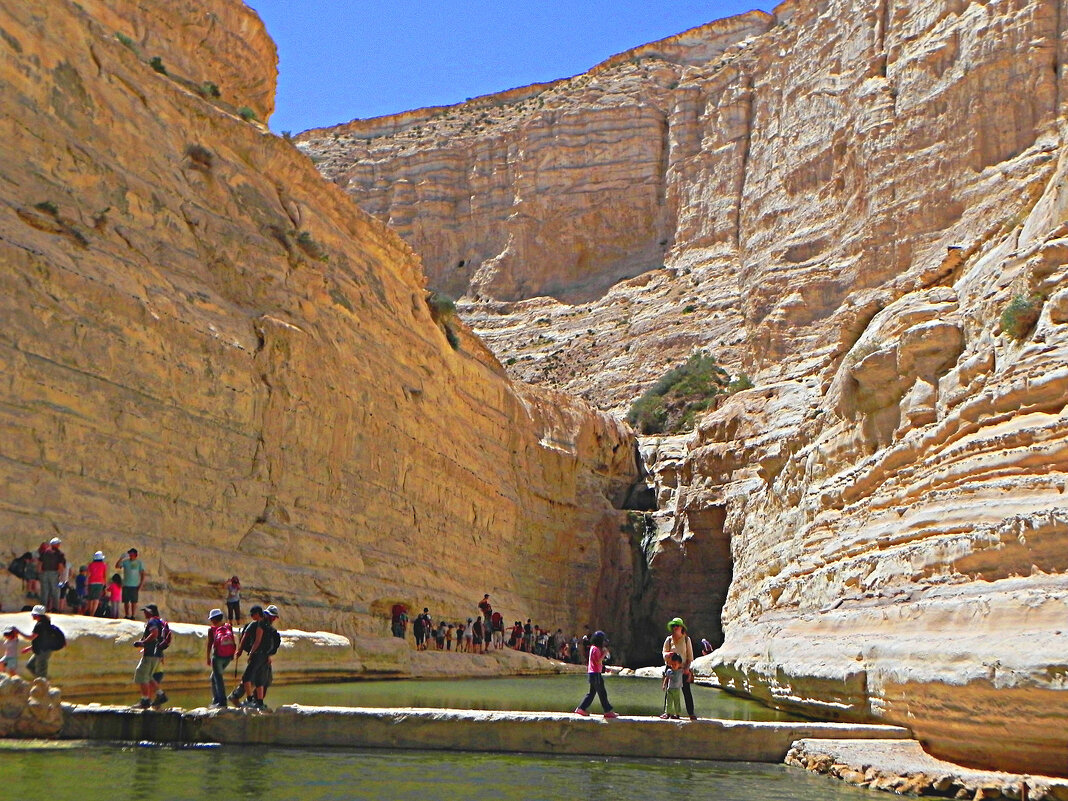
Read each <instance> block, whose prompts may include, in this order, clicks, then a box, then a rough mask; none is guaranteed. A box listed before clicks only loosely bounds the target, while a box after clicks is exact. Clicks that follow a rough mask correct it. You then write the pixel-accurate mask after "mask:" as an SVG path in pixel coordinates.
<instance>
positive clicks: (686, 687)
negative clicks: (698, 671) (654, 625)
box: [663, 617, 697, 720]
mask: <svg viewBox="0 0 1068 801" xmlns="http://www.w3.org/2000/svg"><path fill="white" fill-rule="evenodd" d="M667 627H668V631H669V632H670V633H669V634H668V637H667V639H666V640H664V649H663V650H664V664H665V665H668V666H670V665H671V662H670V661H669V656H670V654H673V653H674V654H678V655H679V656H680V657H682V673H683V680H682V699H683V701H685V702H686V714H687V715H689V716H690V720H697V715H695V714H694V711H693V691H692V690H691V689H690V685H691V684H693V670H692V669H691V668H690V663H691V662H693V643H691V642H690V637H689V635H688V634H687V633H686V624H685V623H683V622H682V618H681V617H676V618H672V619H671V620H669V621H668V624H667Z"/></svg>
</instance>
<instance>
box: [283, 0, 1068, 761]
mask: <svg viewBox="0 0 1068 801" xmlns="http://www.w3.org/2000/svg"><path fill="white" fill-rule="evenodd" d="M1066 5H1068V4H1066V3H1064V2H1062V1H1061V0H1057V1H1056V2H1054V1H1053V0H1006V2H999V3H988V2H979V1H978V0H934V1H933V2H929V3H894V2H890V1H889V0H879V2H874V3H858V2H851V1H850V0H820V1H819V2H811V3H808V2H792V1H791V2H787V3H784V4H783V5H781V6H779V7H778V8H777V9H776V11H775V14H774V15H772V16H767V15H762V14H752V15H748V16H745V17H740V18H736V19H734V20H730V21H726V22H722V23H716V24H713V25H711V26H707V27H706V28H704V29H697V30H696V31H694V32H692V34H689V35H692V36H695V37H703V38H705V39H706V40H707V42H708V45H709V47H708V50H707V51H706V52H703V53H700V54H699V55H698V57H696V58H694V59H689V58H686V57H683V56H682V55H680V53H679V52H677V51H673V50H671V49H670V48H666V47H659V46H656V45H653V46H650V48H649V49H648V50H647V51H643V50H642V49H639V50H637V51H634V52H633V53H632V54H629V55H627V56H626V57H625V58H622V59H614V60H612V61H610V62H608V63H606V64H605V65H602V66H601V67H599V68H597V69H595V70H593V71H592V72H590V73H588V74H586V75H582V76H578V77H576V78H573V79H570V80H568V81H563V82H558V83H555V84H552V85H548V86H538V87H531V88H529V89H528V90H524V91H522V92H520V93H519V94H516V93H510V94H504V95H501V96H497V97H488V98H479V99H477V100H475V101H471V102H470V103H468V104H465V105H463V106H460V107H457V108H454V109H444V110H431V111H429V112H424V113H420V114H416V115H413V116H412V117H411V118H392V119H391V120H389V121H388V123H387V121H370V122H354V123H350V124H349V125H347V126H341V127H340V128H338V129H335V130H333V131H316V132H310V133H309V134H307V135H306V136H304V137H302V147H304V148H305V149H306V150H307V152H309V153H310V154H312V155H313V157H314V158H316V159H317V160H319V161H320V164H319V166H320V168H321V169H323V170H324V171H325V172H326V174H327V175H329V176H330V177H331V178H332V179H333V180H334V181H335V182H337V183H338V184H339V185H341V186H343V187H345V188H346V189H348V190H349V191H350V192H351V193H352V194H353V195H354V197H356V198H357V200H358V201H359V202H360V203H361V204H362V205H363V206H364V207H365V208H367V209H368V210H369V211H371V212H372V213H374V214H376V215H379V216H381V217H382V218H383V219H386V220H388V221H389V222H390V223H391V224H392V225H393V226H394V227H396V228H397V230H398V231H400V232H401V233H402V234H403V235H404V236H405V237H407V238H408V239H409V241H411V242H413V243H414V244H415V246H416V247H417V249H418V250H419V251H420V253H421V255H423V257H424V259H425V260H426V262H427V264H428V265H430V267H429V268H428V273H429V275H430V276H431V280H432V281H434V282H435V283H436V285H438V286H440V287H442V288H444V289H446V290H450V291H454V292H463V293H466V294H467V296H468V299H469V301H470V302H469V303H467V304H463V305H462V311H463V313H464V314H465V315H467V317H468V319H470V320H472V321H473V323H474V325H475V327H476V330H478V331H479V332H480V333H484V334H485V336H486V339H487V342H489V343H490V344H491V346H492V347H493V348H494V349H495V351H496V352H497V353H498V355H499V356H500V357H501V359H502V360H503V361H505V362H506V363H508V366H509V369H510V370H511V371H513V373H514V374H516V375H524V376H527V377H529V378H535V379H538V380H542V381H545V382H547V383H550V384H553V385H556V386H562V387H566V388H568V389H570V390H572V391H574V392H581V393H584V394H586V395H587V397H590V398H592V399H594V400H595V401H596V402H597V403H598V404H599V405H601V406H602V407H603V408H614V409H617V410H618V409H622V408H624V407H625V406H626V404H627V403H628V402H629V401H630V400H631V399H633V397H634V396H635V395H636V394H637V392H638V391H639V389H640V388H642V387H644V386H647V385H648V384H649V383H650V382H651V381H652V380H653V379H654V378H656V377H657V376H658V375H660V374H661V373H662V372H663V370H664V368H665V366H667V365H671V364H677V363H678V362H680V361H681V360H682V358H684V357H685V356H686V355H688V354H689V352H690V351H691V349H693V348H694V347H695V346H697V345H703V346H706V347H708V348H709V349H710V350H711V351H712V352H713V353H714V354H716V355H717V356H718V357H719V358H720V359H721V360H722V361H723V362H724V363H725V364H726V365H727V366H728V367H730V368H731V369H732V370H734V371H745V372H747V373H748V374H749V375H750V376H751V377H752V378H753V380H754V383H755V385H756V386H755V388H754V389H752V390H749V391H746V392H742V393H739V394H737V395H735V396H733V398H731V399H730V400H729V401H727V402H726V403H724V404H722V405H721V406H720V407H718V408H717V409H715V410H714V411H713V412H712V413H711V414H710V415H708V416H707V417H706V418H705V419H704V420H703V421H701V422H700V424H699V425H698V427H697V430H696V431H695V432H694V433H693V434H692V435H690V436H689V437H683V438H680V439H676V440H666V441H660V442H651V443H649V444H648V445H647V447H646V448H645V449H644V453H645V456H646V460H647V464H648V467H649V469H650V471H651V472H652V473H653V474H654V475H655V477H656V492H657V496H658V501H659V503H658V507H659V511H658V512H657V513H656V514H655V515H654V516H653V519H652V524H651V527H652V529H653V530H651V531H648V532H646V543H647V550H648V553H649V555H650V557H651V561H650V564H649V568H648V573H647V574H646V576H645V578H644V581H645V583H644V584H643V585H642V595H641V597H640V598H639V599H637V600H636V604H637V607H641V606H642V604H645V607H644V608H645V609H647V610H649V611H650V614H652V615H653V616H654V617H655V616H657V614H659V617H661V618H662V617H663V616H664V614H665V613H667V612H668V611H669V610H672V612H674V611H677V612H682V613H684V614H685V615H686V616H688V617H691V618H692V619H693V621H694V623H695V632H694V633H698V634H700V633H703V632H704V631H712V630H714V628H715V625H716V624H717V622H718V620H719V618H720V617H721V616H722V626H723V631H724V635H725V643H724V645H723V647H722V648H721V649H720V650H719V652H718V654H717V655H716V656H715V657H713V658H712V659H711V660H710V661H709V664H707V665H706V668H707V669H711V670H714V672H715V673H716V675H717V676H718V677H719V679H720V680H721V681H722V682H724V683H726V684H729V685H732V686H734V687H737V688H739V689H743V690H746V691H748V692H751V693H753V694H755V695H758V696H762V697H765V698H768V699H770V700H772V701H774V702H775V703H778V704H782V705H788V706H794V707H798V708H801V709H810V710H813V711H816V712H819V713H821V714H831V715H838V716H842V717H846V718H877V719H883V720H886V721H888V722H898V723H902V724H906V725H909V726H911V727H913V729H914V730H915V731H916V732H917V734H918V735H919V736H920V737H921V738H923V740H924V742H925V743H926V744H927V745H928V747H930V748H931V749H932V750H934V751H935V752H936V753H938V754H939V755H942V756H945V757H948V758H951V759H955V760H960V761H964V762H968V763H972V764H979V765H987V766H991V765H992V766H1000V767H1005V768H1010V769H1016V770H1033V771H1040V772H1053V773H1058V774H1062V775H1063V774H1065V773H1068V767H1066V765H1065V762H1064V756H1063V755H1064V753H1065V749H1066V748H1068V736H1066V735H1065V733H1064V729H1063V726H1062V725H1061V721H1062V720H1063V719H1064V717H1065V714H1066V713H1068V693H1066V692H1065V685H1064V676H1065V663H1064V656H1063V652H1064V637H1065V635H1064V634H1063V631H1064V627H1063V621H1064V619H1065V612H1066V611H1068V609H1066V606H1068V583H1066V582H1068V577H1066V572H1068V565H1066V564H1065V559H1064V553H1065V542H1066V539H1068V510H1066V507H1065V488H1066V486H1068V442H1066V432H1068V421H1066V416H1065V415H1066V410H1065V404H1066V402H1068V371H1066V368H1065V363H1066V356H1068V327H1066V324H1068V282H1066V277H1065V270H1066V263H1068V201H1066V198H1065V189H1064V187H1065V185H1066V181H1068V149H1066V148H1065V144H1064V143H1065V134H1066V122H1068V120H1066V114H1065V108H1064V97H1065V92H1064V89H1065V86H1064V81H1063V77H1062V76H1063V70H1064V48H1065V20H1068V8H1066ZM453 187H457V188H456V189H455V191H454V189H453ZM643 269H644V270H645V272H643V273H642V274H640V275H637V276H635V273H636V272H638V271H640V270H643ZM629 276H633V277H629ZM621 278H622V279H625V280H621V281H619V283H616V284H615V285H614V286H612V287H611V288H610V289H607V290H606V289H605V287H607V286H608V284H610V283H611V282H612V281H616V280H617V279H621ZM538 295H553V296H554V297H553V298H547V297H535V296H538ZM728 548H729V553H730V564H728V565H725V564H723V557H722V554H723V553H725V552H726V551H727V549H728ZM694 560H696V562H697V564H698V565H702V566H703V567H699V568H697V569H695V567H694ZM658 566H659V567H658ZM680 576H682V577H683V580H682V581H681V582H679V581H677V580H678V579H679V577H680ZM668 581H674V582H676V589H675V591H674V593H672V592H670V591H668V590H666V589H665V586H666V582H668ZM728 584H729V588H728ZM679 587H681V589H679ZM724 597H726V602H725V605H724V606H723V607H722V615H721V609H720V604H721V603H723V598H724ZM671 600H674V604H673V607H674V608H673V609H672V606H670V605H669V604H670V603H671ZM659 622H660V621H659V620H658V621H656V624H655V626H654V627H651V628H650V629H649V630H648V631H647V632H646V633H645V636H646V638H647V639H646V642H648V643H649V644H650V646H653V644H654V643H655V641H656V638H657V637H658V636H663V633H662V631H660V630H658V627H659ZM651 625H653V624H651Z"/></svg>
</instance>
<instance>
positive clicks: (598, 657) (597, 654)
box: [586, 645, 604, 673]
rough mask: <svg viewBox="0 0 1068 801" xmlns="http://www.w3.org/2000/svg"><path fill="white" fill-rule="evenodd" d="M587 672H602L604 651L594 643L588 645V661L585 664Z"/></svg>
mask: <svg viewBox="0 0 1068 801" xmlns="http://www.w3.org/2000/svg"><path fill="white" fill-rule="evenodd" d="M586 672H587V673H602V672H604V651H603V650H601V649H600V648H598V647H597V646H596V645H591V646H590V662H589V665H587V666H586Z"/></svg>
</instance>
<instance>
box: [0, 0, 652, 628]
mask: <svg viewBox="0 0 1068 801" xmlns="http://www.w3.org/2000/svg"><path fill="white" fill-rule="evenodd" d="M0 59H2V60H0V76H2V84H0V86H2V91H3V105H2V107H0V187H2V190H0V263H2V264H3V268H2V270H0V319H3V322H4V324H3V326H2V327H0V375H2V379H0V425H2V429H3V432H4V433H3V437H2V442H0V454H2V458H0V488H2V491H0V532H2V533H0V542H2V543H3V546H4V550H5V552H12V553H14V552H19V553H21V552H22V551H25V550H30V549H34V548H36V546H37V544H38V543H39V542H41V541H42V540H47V539H49V538H50V537H53V536H59V537H61V538H62V540H63V548H64V550H65V551H66V553H67V554H68V556H69V558H70V560H71V562H72V564H73V566H75V567H76V566H77V565H78V564H79V563H82V564H84V563H85V562H86V561H87V560H88V558H89V556H90V555H91V554H92V553H93V551H95V550H97V549H100V550H103V551H104V552H105V554H106V555H107V558H108V561H109V562H114V561H115V560H116V559H117V558H118V557H119V555H120V554H122V553H124V552H125V551H126V549H127V548H129V547H131V546H134V547H137V548H139V549H140V552H141V556H142V559H143V560H144V561H145V563H146V566H147V570H148V580H147V584H146V586H145V589H144V591H143V593H142V602H145V601H152V602H156V603H158V604H160V606H161V608H162V609H163V611H164V614H165V615H166V616H167V617H168V618H170V619H174V620H193V621H202V620H203V619H204V616H205V615H206V613H207V610H208V609H209V608H210V607H213V606H220V605H221V602H222V600H223V590H222V582H223V581H224V580H225V579H226V578H228V577H229V576H230V575H232V574H235V573H236V574H238V575H240V576H241V578H242V579H243V581H244V585H245V605H246V606H247V605H249V604H251V603H255V602H272V603H276V604H279V605H280V606H281V607H282V609H283V622H284V624H285V625H286V626H290V627H299V628H305V629H309V630H317V629H321V630H329V631H334V632H339V633H342V634H345V635H348V636H349V637H351V638H368V637H373V636H385V635H386V634H387V633H388V625H389V619H388V618H389V612H390V609H391V607H392V605H393V604H394V603H406V604H408V606H409V607H410V608H412V609H416V610H417V609H421V608H422V607H423V606H424V605H425V606H429V607H430V609H431V612H432V614H433V616H434V618H435V620H437V619H439V618H446V619H451V620H461V619H463V618H465V617H468V616H471V615H473V614H474V613H475V611H476V609H475V604H476V603H477V602H478V601H479V600H480V599H481V598H482V594H483V593H485V592H489V593H491V595H492V600H493V602H494V604H495V605H496V607H497V608H498V609H499V610H500V611H502V612H503V613H504V614H505V615H506V616H507V617H508V618H509V619H514V618H520V617H522V618H523V619H526V618H528V617H531V618H533V619H534V620H535V621H536V622H540V623H542V624H544V625H550V624H551V625H553V626H561V627H563V628H565V629H568V630H577V631H581V630H582V626H583V625H591V626H605V627H611V628H614V629H616V630H618V631H620V632H621V634H620V637H619V640H620V644H621V645H624V646H625V633H623V632H625V630H626V623H627V621H626V619H625V614H626V611H627V604H626V602H625V601H626V599H627V598H628V597H629V595H630V592H631V590H630V587H629V582H630V569H631V554H630V545H629V539H628V537H629V534H628V533H627V532H625V531H624V530H623V529H624V528H625V527H626V518H625V516H624V515H623V513H621V512H619V511H617V506H618V505H619V503H620V502H621V499H622V497H623V496H624V495H625V494H626V492H627V489H628V487H629V486H630V485H631V484H632V483H633V482H634V480H635V478H636V475H637V465H636V459H635V453H634V446H633V440H632V438H631V437H630V434H629V432H628V431H627V429H626V428H625V427H624V426H621V425H620V424H618V423H617V422H615V421H614V419H612V418H610V417H608V416H606V415H603V414H599V413H596V412H594V411H593V410H591V409H590V408H589V407H587V406H585V405H584V404H582V403H581V402H577V401H574V400H571V399H570V398H567V397H564V396H561V395H560V394H559V393H556V392H553V391H551V390H547V389H530V388H527V387H523V386H518V385H514V384H513V383H512V382H511V381H510V380H509V379H508V378H507V377H506V376H505V375H504V372H503V370H502V368H501V366H500V364H499V363H498V362H497V361H496V359H494V357H493V356H492V355H491V354H490V353H489V352H488V351H487V350H486V349H485V348H484V346H482V344H481V343H480V342H479V341H478V340H477V339H476V338H475V337H473V336H472V335H471V334H470V333H469V332H468V331H467V330H466V329H465V328H464V327H463V325H462V324H460V323H459V322H458V321H457V320H455V319H454V318H452V317H450V316H449V315H448V314H447V310H446V311H440V310H436V311H434V312H433V313H432V311H431V309H430V308H429V307H428V304H427V302H426V292H425V289H424V283H425V278H424V276H423V274H422V272H421V267H420V264H419V260H418V258H417V257H416V256H414V255H413V253H412V251H411V249H410V248H409V247H408V246H407V245H405V244H404V243H403V242H402V241H401V240H400V239H399V238H398V237H397V236H396V235H395V234H394V233H393V232H392V231H390V230H388V229H387V228H386V227H385V226H384V225H382V224H381V223H379V222H377V221H376V220H374V219H372V218H371V217H369V216H368V215H366V214H365V213H363V212H361V211H360V210H359V209H358V208H356V206H355V205H354V204H353V203H352V201H351V200H350V199H349V198H348V197H347V196H346V195H345V194H344V193H342V192H341V191H340V190H339V189H337V188H336V187H334V186H332V185H331V184H329V183H327V182H325V181H324V180H323V179H322V177H321V176H320V175H319V173H318V172H316V170H315V168H314V166H313V165H312V163H311V162H310V161H309V160H308V158H307V157H306V156H304V155H303V154H301V153H300V152H299V151H298V150H296V149H295V148H294V147H293V145H292V144H291V143H289V142H287V141H285V140H283V139H282V138H280V137H277V136H274V135H272V134H271V133H270V132H269V131H267V130H266V128H265V127H263V125H262V124H261V123H260V122H258V120H257V118H266V116H267V115H268V114H269V113H270V111H271V108H272V106H273V90H274V83H275V72H274V69H275V63H276V56H275V50H274V45H273V43H272V42H271V41H270V39H269V38H268V37H267V35H266V33H265V31H264V29H263V26H262V24H261V23H260V21H259V20H258V18H257V17H256V16H255V15H254V14H253V13H252V12H251V11H250V10H249V9H248V8H247V7H245V6H244V5H243V4H242V3H240V2H237V1H236V0H216V1H215V2H212V3H210V4H207V5H205V4H203V3H188V4H183V3H178V4H159V3H153V4H145V3H135V2H126V0H107V2H105V0H100V2H81V3H75V2H69V1H68V0H40V1H39V2H38V1H34V2H26V3H17V4H5V5H4V6H3V7H2V8H0ZM5 575H6V573H5ZM21 590H22V588H21V586H20V583H19V582H18V581H17V580H16V579H14V578H13V577H11V576H7V578H4V579H2V580H0V591H2V592H3V596H2V600H3V604H4V607H5V608H7V609H10V608H12V607H14V608H18V607H19V606H21V605H22V604H23V603H24V602H25V598H24V597H22V594H21ZM413 616H414V612H413Z"/></svg>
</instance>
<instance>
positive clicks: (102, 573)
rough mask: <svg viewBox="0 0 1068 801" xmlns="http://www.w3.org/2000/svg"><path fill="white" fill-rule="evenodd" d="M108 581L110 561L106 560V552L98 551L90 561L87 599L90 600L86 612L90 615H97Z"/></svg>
mask: <svg viewBox="0 0 1068 801" xmlns="http://www.w3.org/2000/svg"><path fill="white" fill-rule="evenodd" d="M107 581H108V563H107V562H106V561H105V560H104V552H103V551H97V552H96V553H94V554H93V561H92V562H90V563H89V576H88V580H87V584H88V587H87V589H86V596H85V597H86V600H88V602H89V607H88V609H86V610H85V613H86V614H87V615H89V617H96V610H97V607H99V606H100V599H101V598H103V597H104V585H105V584H107Z"/></svg>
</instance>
